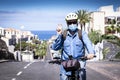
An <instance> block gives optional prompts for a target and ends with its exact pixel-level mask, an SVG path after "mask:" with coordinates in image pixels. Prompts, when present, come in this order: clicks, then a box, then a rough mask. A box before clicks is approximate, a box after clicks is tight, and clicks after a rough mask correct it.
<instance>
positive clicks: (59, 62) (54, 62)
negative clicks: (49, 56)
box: [49, 55, 96, 64]
mask: <svg viewBox="0 0 120 80" xmlns="http://www.w3.org/2000/svg"><path fill="white" fill-rule="evenodd" d="M94 57H96V55H95V56H94ZM79 59H80V60H89V59H88V58H87V56H84V57H81V58H79ZM62 61H65V60H61V59H55V60H50V61H49V63H53V64H61V62H62Z"/></svg>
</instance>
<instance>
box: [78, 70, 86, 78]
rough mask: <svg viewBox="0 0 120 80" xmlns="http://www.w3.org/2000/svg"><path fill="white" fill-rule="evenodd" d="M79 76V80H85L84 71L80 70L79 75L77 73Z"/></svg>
mask: <svg viewBox="0 0 120 80" xmlns="http://www.w3.org/2000/svg"><path fill="white" fill-rule="evenodd" d="M79 76H80V80H86V70H85V69H81V70H80V73H79Z"/></svg>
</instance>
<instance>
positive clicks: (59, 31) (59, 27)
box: [56, 24, 62, 34]
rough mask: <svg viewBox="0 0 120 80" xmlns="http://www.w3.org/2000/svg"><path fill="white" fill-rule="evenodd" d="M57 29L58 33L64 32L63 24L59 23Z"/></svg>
mask: <svg viewBox="0 0 120 80" xmlns="http://www.w3.org/2000/svg"><path fill="white" fill-rule="evenodd" d="M56 31H57V33H58V34H62V24H58V27H57V29H56Z"/></svg>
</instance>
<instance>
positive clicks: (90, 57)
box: [87, 54, 95, 59]
mask: <svg viewBox="0 0 120 80" xmlns="http://www.w3.org/2000/svg"><path fill="white" fill-rule="evenodd" d="M94 56H95V55H94V54H88V55H87V58H88V59H93V58H94Z"/></svg>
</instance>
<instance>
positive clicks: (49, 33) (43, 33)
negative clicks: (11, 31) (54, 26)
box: [31, 30, 57, 40]
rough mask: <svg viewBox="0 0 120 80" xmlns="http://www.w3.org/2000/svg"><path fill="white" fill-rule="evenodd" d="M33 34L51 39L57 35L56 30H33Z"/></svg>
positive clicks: (40, 37)
mask: <svg viewBox="0 0 120 80" xmlns="http://www.w3.org/2000/svg"><path fill="white" fill-rule="evenodd" d="M31 33H32V34H34V35H37V36H38V38H39V39H40V40H49V39H50V38H51V37H52V36H53V35H56V34H57V33H56V31H54V30H53V31H39V30H34V31H31Z"/></svg>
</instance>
